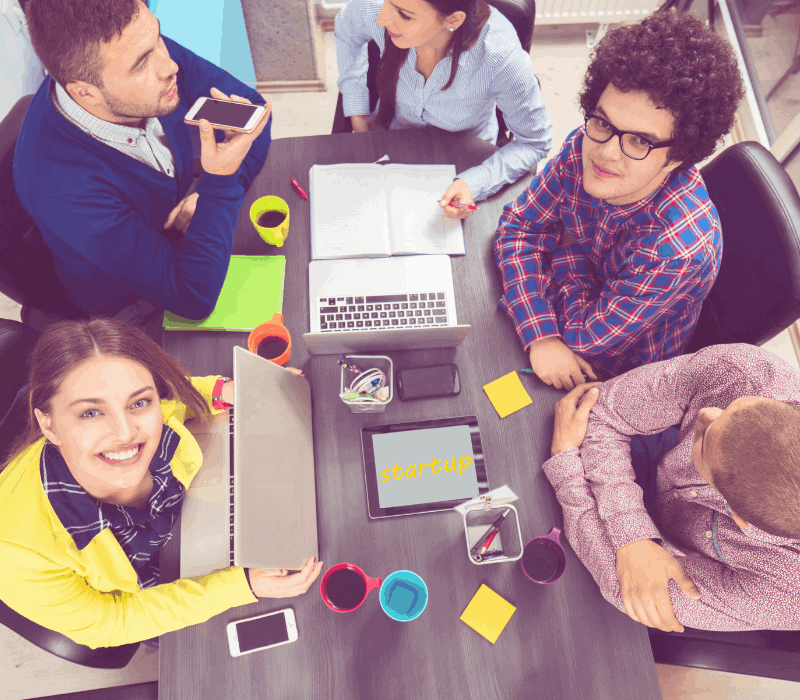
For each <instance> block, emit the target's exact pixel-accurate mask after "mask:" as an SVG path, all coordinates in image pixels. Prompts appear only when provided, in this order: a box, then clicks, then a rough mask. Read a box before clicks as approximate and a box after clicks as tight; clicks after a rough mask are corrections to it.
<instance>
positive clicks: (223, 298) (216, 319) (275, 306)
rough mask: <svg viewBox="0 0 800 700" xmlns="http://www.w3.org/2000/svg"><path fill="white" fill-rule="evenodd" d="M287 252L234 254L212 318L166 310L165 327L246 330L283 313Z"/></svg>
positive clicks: (187, 329)
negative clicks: (187, 315) (285, 254)
mask: <svg viewBox="0 0 800 700" xmlns="http://www.w3.org/2000/svg"><path fill="white" fill-rule="evenodd" d="M285 276H286V258H285V257H284V256H283V255H231V264H230V265H229V266H228V274H227V275H225V282H224V284H223V285H222V291H221V292H220V293H219V299H217V305H216V306H215V307H214V310H213V311H212V312H211V315H210V316H209V317H208V318H204V319H203V320H202V321H192V320H191V319H188V318H183V317H181V316H176V315H175V314H171V313H170V312H169V311H165V312H164V328H166V329H168V330H172V331H245V332H248V333H249V332H250V331H251V330H253V328H255V327H256V326H257V325H259V324H260V323H265V322H267V321H269V320H270V319H271V318H272V315H273V314H275V313H283V281H284V278H285Z"/></svg>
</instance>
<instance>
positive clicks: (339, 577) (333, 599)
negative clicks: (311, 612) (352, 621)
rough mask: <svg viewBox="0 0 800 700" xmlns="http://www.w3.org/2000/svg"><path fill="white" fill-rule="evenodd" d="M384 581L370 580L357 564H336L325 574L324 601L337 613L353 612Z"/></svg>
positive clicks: (322, 582) (321, 590) (320, 589)
mask: <svg viewBox="0 0 800 700" xmlns="http://www.w3.org/2000/svg"><path fill="white" fill-rule="evenodd" d="M381 583H383V580H382V579H379V578H370V577H369V576H367V575H366V574H365V573H364V572H363V571H362V570H361V569H359V568H358V567H357V566H356V565H355V564H346V563H345V564H336V565H335V566H332V567H331V568H330V569H328V570H327V571H326V572H325V575H324V576H323V577H322V581H321V582H320V587H319V592H320V594H321V595H322V600H323V601H324V602H325V605H327V606H328V607H329V608H330V609H331V610H334V611H335V612H342V613H345V612H352V611H353V610H355V609H356V608H358V607H359V606H360V605H361V604H362V603H363V602H364V601H365V600H366V599H367V596H368V595H369V592H370V591H374V590H375V589H377V588H380V587H381Z"/></svg>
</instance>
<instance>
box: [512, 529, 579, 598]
mask: <svg viewBox="0 0 800 700" xmlns="http://www.w3.org/2000/svg"><path fill="white" fill-rule="evenodd" d="M560 534H561V530H559V529H558V528H557V527H554V528H553V529H552V530H550V532H549V533H547V534H546V535H544V536H542V537H534V538H533V539H532V540H531V541H530V542H528V543H527V544H526V545H525V547H524V549H523V550H522V558H521V559H520V560H519V568H520V569H521V570H522V573H523V574H525V578H527V579H528V580H530V581H533V582H534V583H541V584H548V583H555V582H556V581H558V579H560V578H561V576H562V575H563V573H564V569H566V568H567V553H566V552H565V551H564V548H563V547H562V546H561V542H560V540H559V535H560Z"/></svg>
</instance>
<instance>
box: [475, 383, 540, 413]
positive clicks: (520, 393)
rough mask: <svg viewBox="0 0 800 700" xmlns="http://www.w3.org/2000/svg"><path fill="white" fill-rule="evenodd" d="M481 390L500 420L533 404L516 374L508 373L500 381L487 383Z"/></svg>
mask: <svg viewBox="0 0 800 700" xmlns="http://www.w3.org/2000/svg"><path fill="white" fill-rule="evenodd" d="M483 390H484V391H485V392H486V395H487V396H488V397H489V401H491V402H492V405H493V406H494V407H495V409H496V410H497V412H498V413H499V414H500V417H501V418H505V417H506V416H507V415H509V414H511V413H514V411H519V409H520V408H525V406H530V405H531V404H532V403H533V399H532V398H531V397H530V396H528V392H527V391H525V387H524V386H522V382H521V381H520V380H519V375H517V373H516V372H509V373H508V374H506V375H505V376H503V377H500V379H495V380H494V381H493V382H489V383H488V384H486V385H485V386H484V387H483Z"/></svg>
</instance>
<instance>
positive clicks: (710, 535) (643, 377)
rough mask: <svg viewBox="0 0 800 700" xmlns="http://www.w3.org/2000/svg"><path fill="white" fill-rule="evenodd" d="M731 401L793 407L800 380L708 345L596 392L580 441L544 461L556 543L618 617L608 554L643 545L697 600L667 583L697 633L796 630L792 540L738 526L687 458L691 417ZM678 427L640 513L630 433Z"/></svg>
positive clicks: (798, 558)
mask: <svg viewBox="0 0 800 700" xmlns="http://www.w3.org/2000/svg"><path fill="white" fill-rule="evenodd" d="M742 396H763V397H766V398H771V399H777V400H779V401H785V402H787V403H791V404H796V405H797V404H800V374H798V372H797V371H796V370H794V369H792V368H791V367H789V365H787V364H786V363H785V362H783V361H782V360H780V359H779V358H777V357H776V356H775V355H773V354H771V353H770V352H768V351H767V350H762V349H760V348H758V347H755V346H751V345H717V346H713V347H710V348H706V349H704V350H701V351H700V352H697V353H695V354H694V355H683V356H681V357H676V358H674V359H671V360H666V361H664V362H658V363H655V364H651V365H647V366H644V367H640V368H638V369H635V370H632V371H630V372H628V373H627V374H624V375H622V376H620V377H617V378H616V379H612V380H610V381H608V382H606V383H605V384H603V385H602V387H601V390H600V396H599V398H598V401H597V404H596V405H595V407H594V408H593V409H592V413H591V416H590V419H589V429H588V431H587V434H586V439H585V440H584V443H583V445H582V446H581V448H580V449H578V448H573V449H569V450H565V451H564V452H562V453H560V454H558V455H556V456H555V457H552V458H551V459H549V460H547V462H545V463H544V467H543V469H544V471H545V473H546V474H547V477H548V478H549V479H550V483H551V484H552V485H553V487H554V489H555V492H556V496H557V498H558V500H559V502H560V503H561V506H562V508H563V511H564V529H565V534H566V536H567V539H568V540H569V542H570V544H571V545H572V547H573V549H574V550H575V553H576V554H577V555H578V557H579V558H580V560H581V561H582V562H583V564H584V565H585V566H586V567H587V568H588V569H589V571H590V572H591V574H592V576H593V577H594V579H595V581H597V583H598V585H599V586H600V591H601V593H602V595H603V597H604V598H605V599H606V600H608V601H609V602H610V603H612V604H613V605H615V606H616V607H617V608H619V609H620V610H622V611H624V609H625V608H624V606H623V604H622V598H621V596H620V592H619V582H618V580H617V574H616V560H615V553H616V550H617V549H618V548H619V547H622V546H623V545H626V544H628V543H630V542H634V541H636V540H641V539H645V538H653V539H656V540H657V541H660V544H662V545H663V546H664V548H665V549H666V550H667V551H668V552H669V553H670V554H672V555H673V556H675V557H677V558H678V561H679V562H680V563H681V565H682V566H683V568H684V570H685V571H686V573H687V574H688V575H689V577H690V578H691V579H692V581H694V583H695V585H696V586H697V588H698V589H699V590H700V593H701V599H700V600H699V601H694V600H691V599H689V598H687V597H686V596H684V595H683V593H682V592H681V590H680V588H678V586H677V584H676V583H675V582H674V581H670V582H669V592H670V597H671V599H672V606H673V608H674V610H675V616H676V617H677V618H678V620H679V621H680V622H681V623H682V624H684V625H686V626H688V627H694V628H697V629H707V630H728V631H732V630H750V629H773V630H800V541H797V540H789V539H786V538H783V537H776V536H774V535H770V534H767V533H766V532H763V531H761V530H759V529H758V528H756V527H755V526H754V525H752V524H751V525H750V526H749V527H748V528H746V529H744V530H741V529H739V527H738V525H736V523H735V522H734V521H733V518H731V517H730V516H729V515H728V514H727V512H726V508H725V501H724V498H723V496H722V494H721V493H720V492H719V491H717V490H716V489H714V488H713V487H712V486H710V485H709V484H708V483H707V482H706V481H705V479H703V477H702V476H701V475H700V474H699V473H698V471H697V469H696V468H695V466H694V463H693V461H692V455H691V452H692V440H693V433H694V427H695V423H696V421H697V413H698V411H699V410H700V409H701V408H704V407H715V408H721V409H724V408H726V407H727V406H728V404H730V403H731V402H732V401H734V400H735V399H738V398H740V397H742ZM672 425H679V426H680V439H679V441H678V444H677V445H676V446H675V447H674V448H673V449H672V450H670V451H669V452H668V453H667V454H666V455H665V456H664V458H663V459H662V461H661V463H660V464H659V465H658V476H657V492H658V495H657V497H656V499H655V501H654V503H653V506H652V507H651V512H652V513H653V518H651V517H650V515H649V514H648V512H647V511H646V510H645V508H644V505H643V501H642V491H641V489H640V488H639V487H638V486H637V485H636V484H635V483H634V475H633V468H632V467H631V462H630V450H629V444H630V437H629V436H631V435H649V434H653V433H658V432H661V431H662V430H664V429H666V428H668V427H670V426H672Z"/></svg>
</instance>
